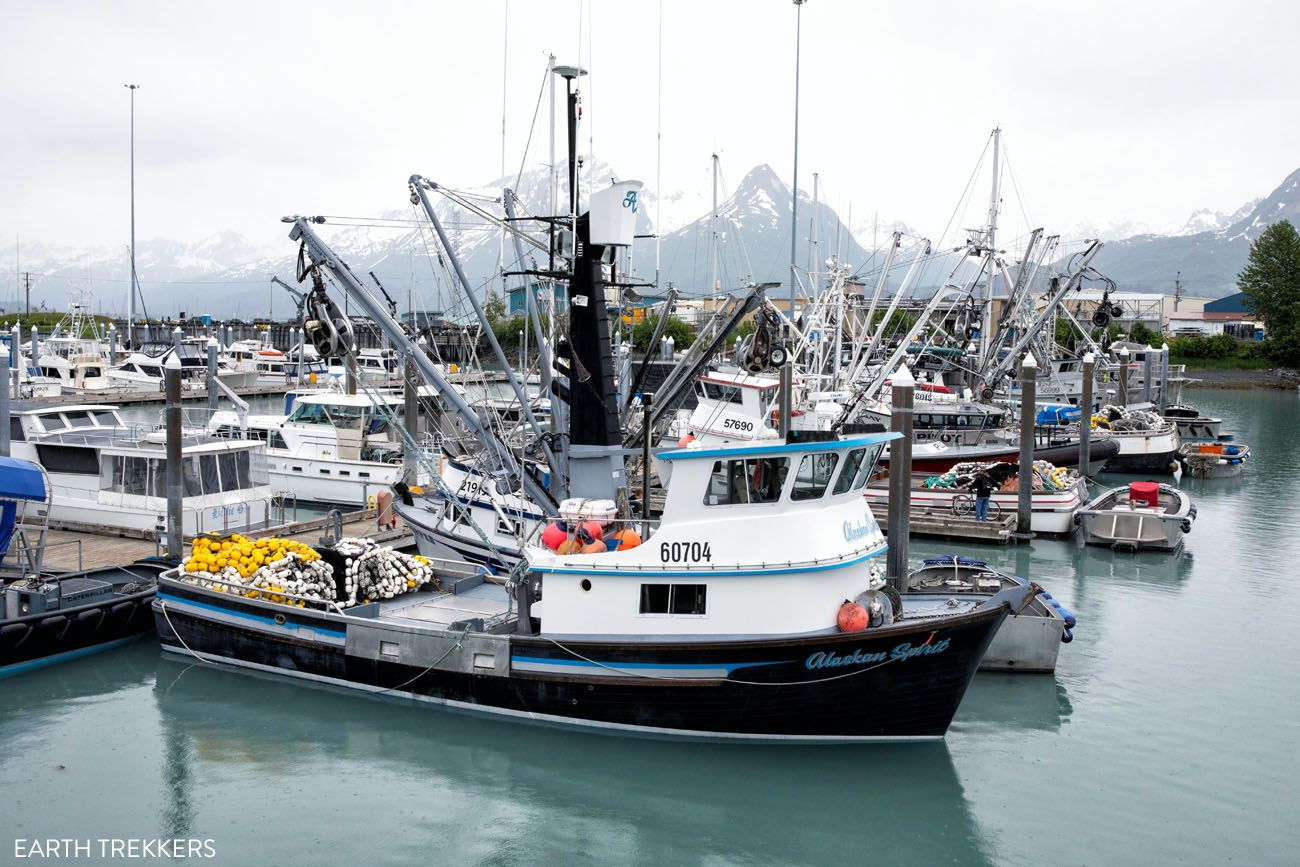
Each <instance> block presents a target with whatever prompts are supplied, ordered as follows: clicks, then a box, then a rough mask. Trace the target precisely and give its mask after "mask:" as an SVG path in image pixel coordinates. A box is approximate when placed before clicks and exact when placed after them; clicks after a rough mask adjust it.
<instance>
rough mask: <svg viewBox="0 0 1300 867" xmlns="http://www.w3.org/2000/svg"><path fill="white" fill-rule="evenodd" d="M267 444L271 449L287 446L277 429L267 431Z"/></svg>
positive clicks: (286, 447)
mask: <svg viewBox="0 0 1300 867" xmlns="http://www.w3.org/2000/svg"><path fill="white" fill-rule="evenodd" d="M267 445H268V446H270V447H271V448H273V449H288V448H289V446H288V445H287V444H285V441H284V437H283V436H281V435H280V432H279V431H278V430H273V431H269V432H268V438H267Z"/></svg>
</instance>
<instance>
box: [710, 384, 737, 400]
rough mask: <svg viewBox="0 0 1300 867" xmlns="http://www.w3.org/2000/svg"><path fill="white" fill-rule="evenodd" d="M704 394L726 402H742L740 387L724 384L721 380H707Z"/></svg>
mask: <svg viewBox="0 0 1300 867" xmlns="http://www.w3.org/2000/svg"><path fill="white" fill-rule="evenodd" d="M704 396H705V397H708V398H712V399H713V400H720V401H723V402H725V403H741V402H742V398H741V394H740V387H739V386H735V385H723V384H722V383H720V382H705V383H704Z"/></svg>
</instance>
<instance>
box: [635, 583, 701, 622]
mask: <svg viewBox="0 0 1300 867" xmlns="http://www.w3.org/2000/svg"><path fill="white" fill-rule="evenodd" d="M708 589H709V585H707V584H642V585H641V607H640V613H641V614H679V615H686V616H695V617H698V616H701V615H703V614H706V613H707V611H706V609H707V601H708Z"/></svg>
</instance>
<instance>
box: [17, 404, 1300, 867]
mask: <svg viewBox="0 0 1300 867" xmlns="http://www.w3.org/2000/svg"><path fill="white" fill-rule="evenodd" d="M1193 396H1194V398H1195V399H1196V401H1197V403H1198V404H1199V405H1200V406H1201V407H1202V409H1203V410H1206V411H1208V412H1213V413H1215V414H1220V415H1222V416H1223V417H1224V418H1225V428H1226V429H1231V430H1233V431H1235V432H1236V433H1237V434H1238V438H1239V439H1240V440H1242V441H1244V442H1247V443H1249V444H1251V445H1252V446H1253V447H1254V448H1255V450H1256V455H1255V457H1254V458H1253V460H1252V462H1251V464H1250V465H1249V467H1248V468H1247V470H1246V474H1245V476H1243V477H1242V478H1241V479H1239V480H1223V481H1215V482H1210V481H1187V482H1185V486H1186V487H1188V488H1189V489H1191V490H1192V491H1193V494H1194V496H1195V497H1196V502H1197V506H1198V508H1199V511H1200V516H1199V519H1198V521H1197V524H1196V527H1195V529H1194V530H1193V532H1192V534H1191V535H1190V536H1189V537H1188V542H1187V545H1186V546H1185V548H1184V550H1183V551H1182V552H1181V553H1180V554H1178V555H1176V556H1168V555H1156V554H1144V555H1139V556H1134V555H1125V554H1115V553H1111V552H1109V551H1104V550H1099V549H1084V548H1082V547H1081V546H1079V545H1077V544H1075V543H1072V542H1048V541H1041V542H1035V543H1034V544H1033V545H1032V546H1028V547H1022V548H1012V549H1003V548H982V549H979V553H980V554H981V555H983V556H984V557H985V558H986V559H988V560H990V561H991V562H993V563H995V564H997V565H999V566H1003V567H1006V568H1010V569H1013V570H1015V571H1017V572H1018V573H1019V574H1022V575H1031V576H1033V577H1034V578H1036V579H1037V580H1039V581H1040V582H1041V583H1043V584H1044V585H1046V586H1047V587H1048V588H1049V589H1050V590H1051V591H1052V592H1053V594H1054V595H1056V596H1057V597H1058V598H1059V599H1060V600H1062V601H1063V602H1064V603H1065V604H1067V605H1068V606H1069V607H1070V608H1072V609H1073V610H1074V611H1075V612H1076V613H1077V614H1078V616H1079V620H1080V625H1079V628H1078V629H1077V630H1076V634H1077V638H1076V640H1075V642H1074V643H1073V644H1071V645H1069V646H1068V647H1065V648H1063V649H1062V652H1061V658H1060V665H1059V669H1058V671H1057V674H1056V676H1055V677H1045V676H1036V675H1020V676H1007V675H988V674H981V675H979V676H978V677H977V678H976V680H975V683H974V685H973V686H972V687H971V690H970V691H969V693H968V694H967V696H966V699H965V701H964V702H963V704H962V706H961V709H960V711H959V713H958V717H957V720H956V722H955V723H954V725H953V727H952V729H951V731H950V732H949V735H948V738H947V741H946V742H945V743H942V744H932V745H925V746H916V745H910V746H889V745H874V746H870V747H857V748H845V747H828V748H785V749H782V748H755V747H741V746H703V745H681V744H670V743H655V742H643V741H630V740H617V739H612V738H605V737H595V736H587V735H578V734H571V733H563V732H555V731H550V730H546V729H537V728H530V727H524V726H516V725H509V724H505V723H496V722H486V721H480V720H476V719H469V718H465V717H458V716H454V715H451V714H447V713H442V712H438V711H436V710H432V709H428V708H423V707H420V708H415V707H409V706H407V705H405V704H401V703H397V702H388V701H382V700H376V699H371V698H365V697H360V696H353V695H350V694H340V693H336V692H332V691H327V690H320V689H313V688H309V687H304V686H300V685H298V684H296V683H286V682H282V681H279V680H274V679H262V678H258V677H254V676H250V675H244V674H234V673H229V672H226V671H220V670H214V669H213V668H211V667H209V666H204V665H186V664H180V663H176V662H172V661H168V660H162V659H160V656H159V652H158V649H157V645H156V644H155V643H154V642H153V641H141V642H139V643H137V644H136V645H133V646H131V647H129V648H126V649H122V650H117V651H112V652H108V653H105V654H101V655H99V656H97V657H92V658H88V659H84V660H80V661H78V662H74V663H69V664H66V665H64V666H61V667H57V668H53V669H49V670H46V671H44V672H37V673H33V674H29V675H24V676H21V677H17V678H11V679H9V680H6V681H4V682H3V683H2V684H0V691H2V695H3V698H2V699H0V742H2V743H3V744H4V745H5V746H4V750H3V751H0V789H2V790H3V791H4V793H5V801H6V808H5V810H4V813H3V818H2V819H0V863H7V862H8V860H9V859H10V858H11V857H12V856H13V854H14V851H13V838H15V837H22V838H33V837H80V838H98V837H144V838H152V837H200V838H211V839H212V840H213V841H214V842H213V845H214V848H215V850H216V854H217V857H216V859H215V861H209V862H207V863H218V864H321V863H324V864H343V863H358V864H361V863H364V864H443V863H487V864H511V863H539V862H540V863H552V864H565V865H567V864H573V863H599V864H607V863H626V862H633V863H644V864H700V865H721V864H828V863H885V864H939V863H950V864H985V863H987V864H1026V865H1039V864H1164V863H1187V864H1223V863H1227V862H1234V863H1239V864H1293V863H1295V862H1296V859H1297V857H1298V856H1297V854H1296V851H1295V848H1296V846H1297V844H1300V830H1298V829H1297V824H1298V823H1297V820H1296V813H1297V810H1298V809H1300V794H1298V792H1300V784H1298V782H1297V781H1298V780H1300V759H1298V758H1297V756H1298V755H1300V565H1298V564H1300V541H1298V539H1297V528H1298V527H1300V498H1297V496H1296V494H1295V491H1296V485H1297V483H1298V482H1300V438H1298V437H1297V431H1298V430H1300V400H1298V397H1297V395H1296V394H1294V393H1276V392H1264V391H1250V392H1244V391H1243V392H1233V391H1198V392H1196V393H1195V394H1194V395H1193ZM1117 481H1122V480H1117ZM948 550H952V546H951V545H948V544H934V543H925V542H916V541H914V542H913V545H912V553H913V557H914V558H919V557H921V556H923V555H929V554H935V553H942V552H944V551H948ZM968 550H972V549H968ZM60 765H62V766H63V768H62V769H60V767H59V766H60ZM83 860H84V859H83ZM22 863H34V862H22Z"/></svg>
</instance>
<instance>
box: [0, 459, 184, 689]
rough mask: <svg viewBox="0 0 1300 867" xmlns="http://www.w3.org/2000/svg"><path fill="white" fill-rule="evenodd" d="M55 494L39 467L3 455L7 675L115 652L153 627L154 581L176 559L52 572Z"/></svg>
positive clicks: (1, 566)
mask: <svg viewBox="0 0 1300 867" xmlns="http://www.w3.org/2000/svg"><path fill="white" fill-rule="evenodd" d="M49 499H50V485H49V481H48V479H47V477H46V475H45V473H44V472H43V471H42V470H41V468H40V466H38V465H37V464H34V463H32V462H31V461H25V460H21V459H17V458H9V457H0V505H2V506H3V508H0V677H8V676H10V675H14V674H20V673H22V672H24V671H29V670H31V669H34V668H40V667H43V666H47V665H53V664H55V663H58V662H64V661H67V660H71V659H75V658H77V657H80V656H85V655H86V654H90V653H96V652H98V651H101V650H108V649H109V648H112V647H116V646H118V645H120V644H124V643H126V642H127V641H130V640H132V639H134V638H135V637H136V636H138V635H140V634H141V633H143V632H146V631H148V630H150V629H152V628H153V617H152V614H151V611H150V607H149V606H150V602H151V601H152V599H153V594H154V585H155V582H156V580H157V577H158V575H159V574H161V573H162V572H163V571H164V570H165V569H167V568H169V567H170V566H171V565H172V564H170V563H167V562H166V561H163V560H158V559H149V560H145V561H141V562H139V563H135V564H131V565H127V566H112V567H107V568H101V569H89V570H85V571H79V572H71V573H62V574H55V573H51V572H49V571H47V570H46V569H45V568H44V565H43V563H42V558H43V553H44V545H45V528H46V522H47V519H48V515H49V508H48V504H49Z"/></svg>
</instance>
